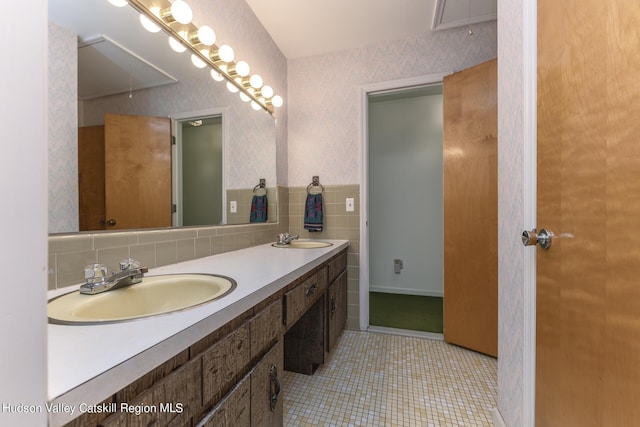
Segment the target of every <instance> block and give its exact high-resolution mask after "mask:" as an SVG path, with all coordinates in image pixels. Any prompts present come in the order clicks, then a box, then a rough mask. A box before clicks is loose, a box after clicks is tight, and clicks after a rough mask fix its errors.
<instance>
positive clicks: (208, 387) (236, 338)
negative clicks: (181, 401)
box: [202, 323, 251, 408]
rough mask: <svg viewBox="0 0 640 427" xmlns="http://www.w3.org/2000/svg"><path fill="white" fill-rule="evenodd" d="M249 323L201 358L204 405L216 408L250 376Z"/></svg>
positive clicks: (219, 342) (207, 351)
mask: <svg viewBox="0 0 640 427" xmlns="http://www.w3.org/2000/svg"><path fill="white" fill-rule="evenodd" d="M250 351H251V349H250V341H249V323H245V324H244V325H243V326H241V327H240V328H238V329H237V330H236V331H234V332H233V333H231V334H229V335H228V336H227V337H225V338H223V339H222V340H220V341H218V342H217V343H216V344H214V345H213V346H212V347H211V348H209V349H208V350H206V351H205V352H204V353H203V354H202V405H203V407H204V408H206V407H210V406H213V405H214V404H215V403H217V402H218V401H219V400H220V399H221V398H222V397H223V396H224V395H225V394H227V393H228V392H229V391H230V390H231V389H232V388H233V386H234V385H235V384H236V383H237V382H238V381H239V380H240V379H241V378H242V377H243V376H244V375H245V374H246V373H247V371H248V370H249V364H250V362H251V357H250Z"/></svg>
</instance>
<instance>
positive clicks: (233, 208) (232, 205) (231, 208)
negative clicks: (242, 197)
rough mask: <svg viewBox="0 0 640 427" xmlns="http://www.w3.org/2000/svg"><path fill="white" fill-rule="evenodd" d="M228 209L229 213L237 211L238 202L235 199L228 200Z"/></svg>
mask: <svg viewBox="0 0 640 427" xmlns="http://www.w3.org/2000/svg"><path fill="white" fill-rule="evenodd" d="M229 211H230V212H231V213H238V202H237V201H235V200H232V201H230V202H229Z"/></svg>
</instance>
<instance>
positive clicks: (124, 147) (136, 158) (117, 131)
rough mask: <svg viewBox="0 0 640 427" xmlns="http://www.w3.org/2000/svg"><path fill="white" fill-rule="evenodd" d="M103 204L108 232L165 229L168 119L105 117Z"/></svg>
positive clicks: (168, 204) (168, 192) (168, 210)
mask: <svg viewBox="0 0 640 427" xmlns="http://www.w3.org/2000/svg"><path fill="white" fill-rule="evenodd" d="M105 200H106V202H105V204H106V213H105V214H106V216H105V218H106V220H107V229H108V230H115V229H132V228H158V227H170V226H171V215H172V213H171V202H172V200H171V120H170V119H169V118H167V117H146V116H125V115H120V114H105ZM111 220H113V221H115V224H111V223H110V221H111Z"/></svg>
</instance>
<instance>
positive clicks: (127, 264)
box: [120, 258, 140, 271]
mask: <svg viewBox="0 0 640 427" xmlns="http://www.w3.org/2000/svg"><path fill="white" fill-rule="evenodd" d="M136 268H140V261H137V260H135V259H133V258H125V259H123V260H122V261H120V271H125V270H134V269H136Z"/></svg>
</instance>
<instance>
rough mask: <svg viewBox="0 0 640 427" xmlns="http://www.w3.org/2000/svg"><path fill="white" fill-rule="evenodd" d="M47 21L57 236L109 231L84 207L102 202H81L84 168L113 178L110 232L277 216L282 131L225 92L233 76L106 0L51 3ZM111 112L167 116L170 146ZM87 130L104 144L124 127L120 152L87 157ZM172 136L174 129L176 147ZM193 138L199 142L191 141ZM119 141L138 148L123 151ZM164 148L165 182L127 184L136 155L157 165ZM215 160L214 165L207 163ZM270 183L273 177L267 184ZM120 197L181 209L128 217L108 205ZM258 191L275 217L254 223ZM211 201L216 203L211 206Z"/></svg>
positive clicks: (140, 164) (137, 166) (141, 166)
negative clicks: (153, 150) (196, 60)
mask: <svg viewBox="0 0 640 427" xmlns="http://www.w3.org/2000/svg"><path fill="white" fill-rule="evenodd" d="M49 21H50V22H49V145H50V147H49V232H50V233H69V232H77V231H84V230H86V231H89V230H91V229H93V230H97V229H100V227H95V226H94V227H93V228H90V229H89V230H87V228H86V226H85V225H82V226H81V223H82V220H81V218H83V215H84V216H85V217H86V213H85V207H84V206H85V205H87V204H88V205H90V206H95V205H96V204H99V203H100V202H95V201H86V200H85V201H83V200H82V199H83V197H85V196H86V195H87V194H88V192H87V191H85V190H83V189H80V190H79V189H78V185H79V184H78V182H79V179H78V175H79V174H80V175H84V176H86V175H87V174H90V173H93V174H97V175H100V174H103V176H104V180H105V182H106V181H109V180H111V184H105V188H106V191H105V193H106V196H104V197H105V202H104V203H105V204H106V205H107V207H106V208H105V209H106V212H107V213H105V214H104V215H103V217H101V218H100V217H98V218H95V219H92V220H91V221H92V222H91V221H90V222H91V223H92V224H95V223H96V222H100V221H101V222H103V223H104V224H103V225H104V227H103V228H102V229H106V230H110V229H111V230H116V229H118V230H119V229H123V228H124V229H131V228H135V229H139V228H147V227H153V228H157V227H165V226H190V225H198V226H202V225H222V224H246V223H250V222H254V221H268V222H271V221H275V220H276V213H277V191H276V188H277V184H276V137H275V135H276V130H275V120H274V118H273V117H272V116H271V115H269V114H268V113H266V112H264V111H255V110H253V109H252V108H251V107H250V105H249V104H248V103H245V102H243V101H242V100H241V99H240V97H239V96H238V94H237V93H235V94H234V93H230V92H229V91H227V89H226V85H225V84H224V83H221V82H216V81H214V80H213V79H212V78H211V76H210V74H209V70H207V69H206V68H205V69H199V68H196V67H194V66H193V65H192V63H191V61H190V58H189V55H188V54H186V53H182V54H181V53H177V52H174V51H173V50H172V49H171V48H170V46H169V42H168V37H167V36H166V35H165V34H164V33H162V32H159V33H150V32H148V31H146V30H144V29H143V27H142V26H141V24H140V21H139V15H138V13H137V12H136V11H135V10H134V9H133V8H132V7H130V6H125V7H122V8H117V7H114V6H112V5H111V4H110V3H109V2H108V1H107V0H82V1H78V0H49ZM203 24H205V23H203ZM113 117H116V118H118V117H123V118H125V119H127V120H128V119H132V120H135V119H139V118H140V119H143V120H144V119H150V120H153V119H164V121H165V123H168V126H169V133H170V134H169V136H167V144H168V145H169V148H168V151H165V154H154V155H151V154H148V151H149V150H148V149H140V148H139V147H138V145H137V144H138V143H128V142H127V141H125V142H123V141H122V138H123V137H122V135H123V134H127V133H129V134H131V133H136V134H139V135H136V138H148V137H147V136H145V134H144V132H141V131H140V129H142V125H139V124H136V123H137V122H134V123H133V124H131V123H128V124H127V125H126V126H129V127H127V128H126V129H129V130H122V129H125V128H124V127H122V126H124V125H122V123H121V121H117V120H116V121H117V123H118V126H120V127H118V128H117V130H114V127H113V126H114V125H113V123H112V122H113ZM150 126H151V128H152V129H154V130H157V129H158V127H159V126H160V127H161V126H165V125H158V124H157V123H155V122H153V121H152V124H151V125H150ZM163 131H166V129H165V130H163ZM87 133H88V134H90V136H89V137H88V138H89V140H95V139H98V140H103V141H102V144H105V145H107V144H111V142H109V141H111V140H112V139H113V135H116V139H118V140H119V144H120V146H119V147H120V148H111V149H108V148H106V147H105V148H104V149H103V151H104V152H105V153H106V154H105V160H104V161H103V160H100V159H98V160H95V159H93V160H92V158H91V157H89V158H85V157H84V152H83V150H82V148H80V150H79V149H78V147H79V143H84V142H83V141H85V140H86V138H87V136H86V134H87ZM171 135H173V136H175V137H176V139H175V140H174V144H173V145H172V142H171V141H172V138H171ZM194 135H195V136H194ZM208 135H213V136H208ZM187 137H188V138H187ZM161 138H164V137H161ZM107 140H108V141H107ZM192 140H196V141H198V142H197V144H198V146H194V147H190V146H189V147H187V146H186V145H185V144H192V142H190V141H192ZM209 140H210V141H211V144H213V145H212V146H210V147H208V144H209V142H208V141H209ZM203 141H204V142H203ZM122 144H125V145H126V144H129V145H132V144H134V145H136V147H138V149H137V150H134V151H132V152H131V153H129V154H126V153H125V148H123V146H122ZM193 144H196V143H193ZM114 147H117V146H114ZM99 150H100V149H98V151H99ZM109 150H111V152H110V153H109ZM199 150H200V151H199ZM202 150H204V151H202ZM166 153H168V154H166ZM79 156H80V157H79ZM167 156H168V159H169V160H168V161H169V163H170V169H171V176H170V177H169V179H168V180H167V179H165V178H164V177H162V178H157V177H153V176H144V177H138V178H135V180H134V181H127V180H126V179H125V178H127V177H130V176H131V172H128V171H127V168H124V172H123V171H122V170H121V169H122V168H121V166H122V165H123V164H124V163H125V162H129V161H133V164H132V165H129V168H130V169H129V170H143V171H146V170H151V169H153V168H152V167H151V166H152V164H153V165H155V164H156V159H157V158H161V157H162V158H163V160H164V161H165V162H166V161H167ZM207 156H211V161H210V162H209V161H206V160H205V161H203V158H205V159H206V158H208V157H207ZM78 159H80V160H78ZM190 159H195V160H199V161H200V163H198V164H196V163H191V161H192V160H190ZM109 162H112V163H109ZM113 162H115V163H113ZM78 163H80V166H78ZM101 163H102V165H101ZM87 171H88V172H87ZM116 171H117V173H118V174H119V175H117V174H116ZM207 176H215V177H214V178H211V179H213V180H212V181H209V182H210V184H208V183H207V181H201V184H199V187H200V189H199V191H200V193H198V194H196V195H195V196H194V195H193V190H194V188H195V184H191V183H193V182H196V181H197V180H198V179H208V178H207ZM261 180H263V181H261ZM202 182H203V183H202ZM261 182H263V183H265V185H263V186H260V183H261ZM166 187H169V188H166ZM111 193H116V194H119V195H126V196H127V197H128V198H129V199H128V200H127V199H124V201H120V202H119V203H120V204H121V205H124V206H125V209H124V210H125V211H129V212H136V213H140V215H138V216H141V217H148V216H153V215H152V214H155V213H157V211H158V210H163V211H164V210H165V209H167V210H172V209H173V210H174V211H175V212H170V215H169V222H168V223H166V221H167V220H166V218H165V219H163V220H162V221H165V222H163V223H161V224H152V225H140V224H144V223H141V222H136V221H137V220H134V222H131V223H129V222H127V221H124V220H122V219H120V218H115V214H111V213H109V212H112V211H110V207H109V206H114V205H115V203H113V202H109V200H110V199H109V194H111ZM161 194H169V196H168V197H170V201H169V202H168V205H169V206H166V204H167V203H165V202H164V201H162V202H161V203H160V202H158V200H160V198H161V197H162V196H160V195H161ZM254 196H257V197H262V196H265V197H266V199H267V200H268V214H267V215H266V217H265V216H263V217H260V216H258V219H257V220H256V216H255V215H250V211H251V207H252V201H255V197H254ZM98 198H100V196H98ZM143 199H144V200H149V201H151V202H158V203H160V207H158V206H152V207H151V208H149V209H143V208H131V206H134V204H135V203H137V202H138V201H140V200H143ZM262 199H263V200H264V197H263V198H262ZM79 200H80V201H79ZM193 200H195V201H197V202H200V203H204V205H203V207H202V208H201V209H200V210H201V211H203V212H204V211H205V210H209V211H211V212H212V213H211V215H209V216H204V217H203V216H202V215H193V214H192V213H189V212H187V211H186V210H187V209H188V206H191V205H192V204H193V203H192V201H193ZM207 200H210V202H209V201H207ZM214 203H219V206H218V207H216V206H211V204H214ZM207 204H209V205H208V206H205V205H207ZM253 206H255V203H254V204H253ZM112 216H114V217H113V218H112Z"/></svg>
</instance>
